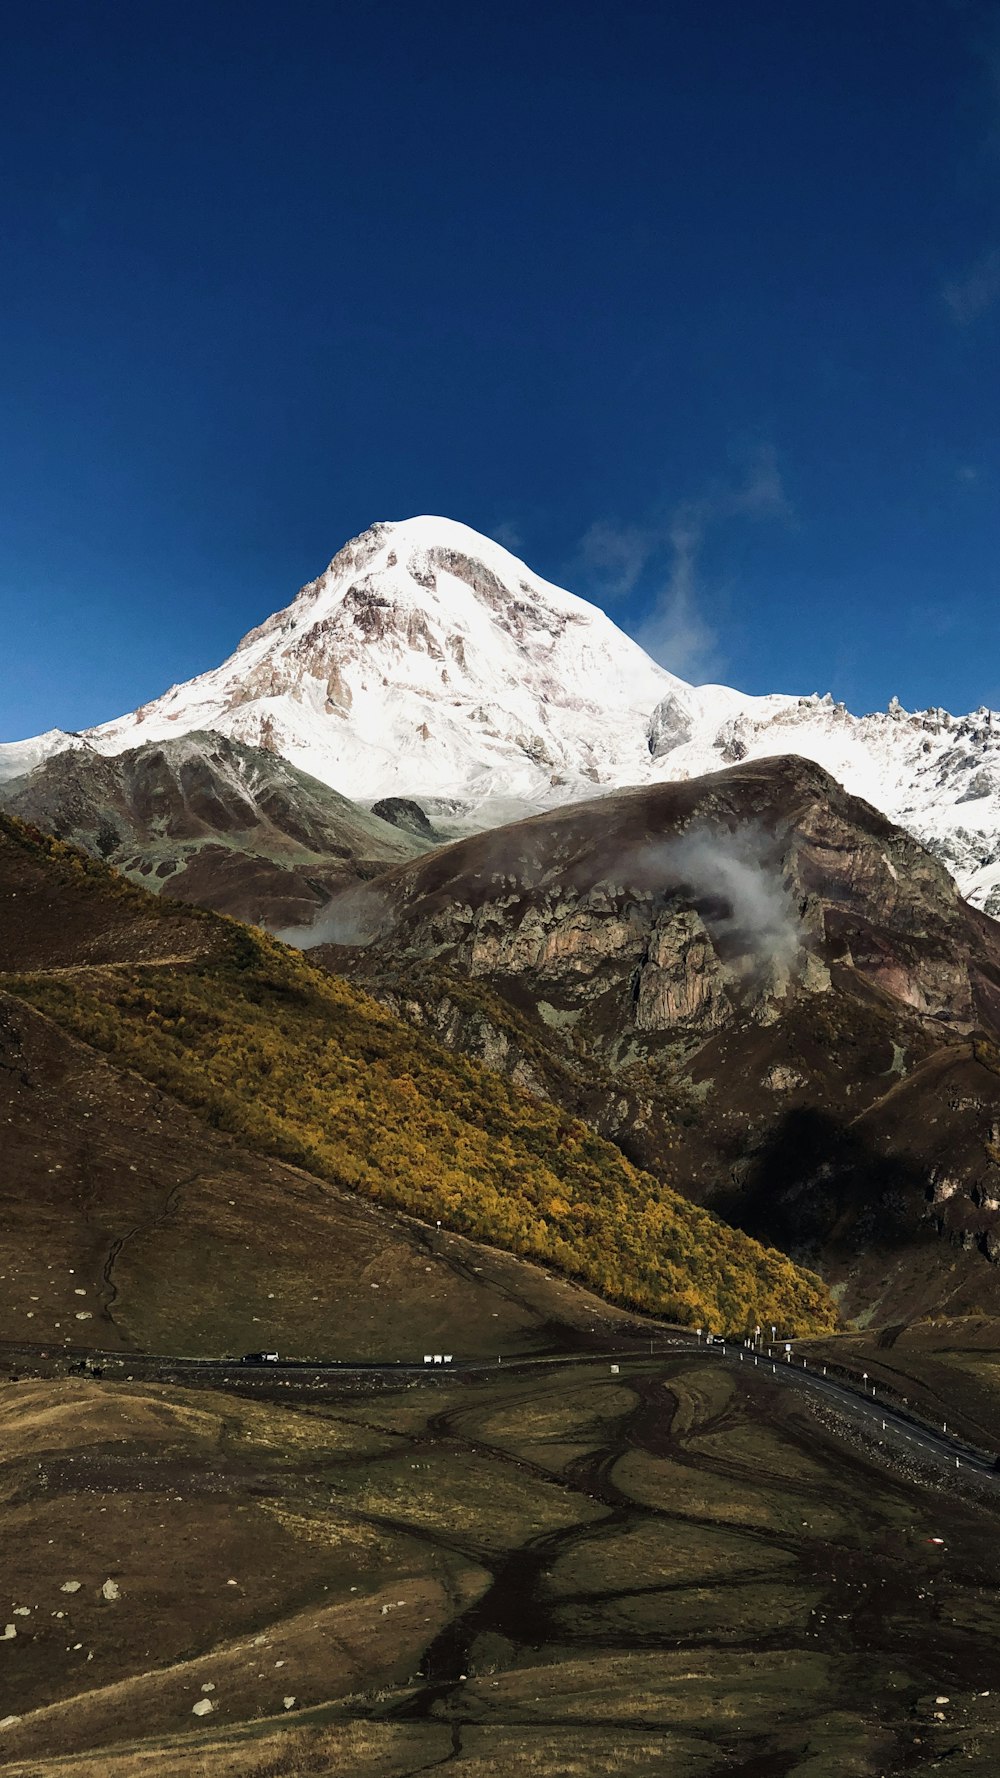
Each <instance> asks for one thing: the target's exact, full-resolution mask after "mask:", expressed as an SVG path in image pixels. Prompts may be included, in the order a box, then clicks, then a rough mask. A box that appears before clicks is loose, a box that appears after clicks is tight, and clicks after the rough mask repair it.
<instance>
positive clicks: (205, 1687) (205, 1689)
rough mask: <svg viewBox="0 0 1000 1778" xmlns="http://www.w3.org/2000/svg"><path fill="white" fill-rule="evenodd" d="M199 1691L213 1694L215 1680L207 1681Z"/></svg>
mask: <svg viewBox="0 0 1000 1778" xmlns="http://www.w3.org/2000/svg"><path fill="white" fill-rule="evenodd" d="M201 1689H202V1691H203V1692H214V1690H215V1680H214V1679H207V1680H206V1681H205V1684H204V1685H203V1686H202V1688H201Z"/></svg>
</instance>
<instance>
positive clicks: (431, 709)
mask: <svg viewBox="0 0 1000 1778" xmlns="http://www.w3.org/2000/svg"><path fill="white" fill-rule="evenodd" d="M196 729H200V730H204V729H217V730H221V731H222V733H224V734H228V735H232V736H233V737H235V738H236V739H237V740H240V741H245V742H248V743H250V744H251V745H254V746H263V747H266V748H270V749H272V750H273V751H274V752H276V753H280V754H282V755H284V756H285V758H287V759H289V760H291V762H292V763H293V764H294V765H296V766H298V767H300V768H301V769H302V770H304V771H307V772H310V773H312V775H313V776H314V777H316V778H319V779H320V780H322V781H323V782H324V783H326V784H329V785H332V786H333V788H334V789H336V790H339V791H341V792H342V793H343V794H345V795H346V796H349V797H351V798H353V799H354V800H355V801H357V802H361V803H371V802H374V801H376V800H377V799H378V798H381V797H384V796H410V797H413V798H415V799H416V800H418V801H419V802H421V803H422V804H423V805H424V806H425V807H426V808H428V809H430V810H431V811H432V812H433V813H434V815H435V817H436V818H437V819H438V820H439V822H440V821H441V820H442V818H443V819H445V820H447V818H448V817H451V818H453V819H454V820H455V821H456V822H458V823H461V824H463V825H464V827H465V828H468V827H469V826H471V825H475V826H482V827H487V826H492V825H494V824H496V823H498V822H500V821H504V820H512V819H515V818H517V817H519V816H523V815H525V814H528V813H531V812H533V811H535V810H541V809H545V808H550V807H552V806H553V805H554V804H556V803H561V802H569V801H575V800H578V799H579V798H581V797H590V796H595V795H599V794H600V792H601V791H602V790H604V789H614V788H618V787H620V786H622V785H626V784H642V783H648V782H650V781H651V780H657V779H665V778H689V777H695V776H698V775H700V774H701V773H703V772H710V771H717V770H718V769H719V768H720V767H722V766H725V765H729V764H733V763H735V762H736V761H738V760H741V759H759V758H763V757H766V756H768V755H773V754H780V753H798V754H802V755H804V756H805V757H806V758H808V759H813V760H816V761H817V762H818V763H819V764H820V765H822V766H825V767H826V769H827V770H828V771H829V772H831V773H832V774H833V776H834V777H835V778H837V779H839V781H840V782H841V783H842V784H843V785H844V787H845V788H846V789H847V790H849V791H850V792H852V793H853V794H854V795H857V796H861V797H864V798H865V799H866V800H867V801H868V802H870V803H872V804H874V805H875V807H876V808H878V809H881V810H882V811H883V812H884V813H885V814H886V815H888V816H889V817H890V818H891V819H892V820H894V821H896V822H898V823H899V825H900V826H902V827H905V828H907V829H908V830H909V831H910V832H911V833H913V834H914V835H915V836H916V837H917V838H918V839H920V840H922V841H923V842H924V844H925V845H927V846H928V847H929V848H930V849H931V850H932V851H934V852H935V853H936V854H937V855H938V856H939V857H940V858H941V859H943V860H944V862H945V863H946V864H947V865H948V867H949V868H950V869H951V870H952V872H953V873H954V875H955V877H956V879H957V881H958V883H959V885H960V887H961V888H962V890H963V892H964V893H965V894H966V895H967V896H968V897H969V899H970V900H971V901H973V902H974V903H975V904H976V905H977V906H979V907H983V908H985V909H986V910H987V911H988V912H991V913H997V914H1000V718H998V717H996V716H995V713H994V712H992V711H990V710H987V709H985V708H984V709H980V710H977V711H975V712H973V713H972V714H971V715H968V716H962V717H954V716H951V715H950V714H949V713H948V712H947V711H945V710H940V709H932V710H924V711H917V712H910V711H906V710H904V709H902V708H901V706H900V705H899V704H898V703H896V701H895V700H893V702H892V703H891V704H890V706H889V709H888V710H887V711H876V712H875V713H873V714H870V715H866V716H860V717H859V716H854V715H852V714H851V713H850V712H849V711H848V710H846V709H845V708H844V706H843V705H842V704H835V703H834V702H833V699H832V698H831V697H830V696H829V695H827V696H826V697H820V696H818V695H816V694H815V693H814V694H811V695H809V696H806V697H797V696H790V695H789V696H785V695H778V694H774V695H771V696H767V697H749V696H746V695H744V694H743V693H741V692H737V691H734V690H732V689H730V688H729V687H727V686H718V685H705V686H692V685H688V684H687V683H686V682H685V681H684V680H682V679H679V678H677V677H675V675H674V674H672V673H669V672H667V671H666V670H665V669H664V668H662V667H659V666H657V665H656V664H655V662H654V661H652V660H651V659H650V658H649V656H648V655H647V654H645V653H644V652H643V650H642V649H641V648H640V647H639V646H638V644H637V643H635V642H633V641H632V640H631V638H630V637H628V636H626V635H625V634H624V633H623V631H621V630H619V629H618V628H617V627H616V625H615V624H613V623H612V622H611V620H610V618H608V617H607V616H606V615H605V614H604V612H602V611H600V610H599V609H598V608H597V607H596V606H594V605H590V604H588V603H587V602H586V601H585V600H583V599H579V598H577V597H576V596H575V595H574V594H573V593H569V592H565V591H564V590H563V589H562V588H560V587H557V586H553V585H552V584H551V583H549V582H548V581H544V580H542V579H540V578H539V576H538V575H536V574H533V573H532V572H531V570H530V569H529V568H528V567H526V566H525V564H524V563H523V562H521V561H519V560H518V559H517V557H516V556H513V555H511V554H510V552H509V551H508V550H506V549H503V548H502V547H501V546H500V545H499V544H496V543H493V542H491V541H490V540H489V539H488V538H486V537H483V536H480V534H479V533H478V532H476V531H473V530H470V529H469V528H468V527H467V526H465V525H460V524H457V523H455V522H454V521H452V520H449V519H442V518H429V517H425V518H414V519H408V520H404V521H402V522H400V523H394V524H378V525H373V526H372V528H371V529H370V530H368V531H365V532H364V533H363V534H362V535H361V536H360V537H356V538H354V539H353V540H352V541H351V542H350V543H348V544H346V545H345V546H344V548H343V549H342V550H340V551H339V553H338V554H337V555H336V556H335V557H334V559H333V561H332V562H331V563H330V566H329V567H328V568H327V569H326V571H325V573H323V574H321V575H320V576H319V578H318V579H317V580H314V581H310V583H309V584H308V585H307V586H305V587H303V588H302V590H301V592H300V593H299V594H298V595H297V597H296V598H295V599H293V601H292V603H291V604H290V605H289V606H288V607H287V608H286V609H284V610H281V611H278V612H276V613H275V614H274V616H272V617H269V618H268V619H267V620H266V622H264V623H263V624H261V625H260V626H259V628H257V629H255V630H252V631H251V632H250V634H249V635H248V636H245V637H244V638H243V641H242V642H241V643H240V644H239V646H238V648H237V649H236V651H235V653H234V654H232V655H231V656H230V658H229V659H228V660H227V661H224V662H223V664H222V666H220V667H216V668H214V669H213V670H212V671H211V672H207V673H203V674H201V675H200V676H199V677H198V678H197V679H193V680H191V681H190V682H189V683H188V684H186V685H180V686H173V687H172V688H171V689H170V690H169V691H167V692H165V693H164V695H163V696H162V697H160V698H157V699H156V700H155V701H154V702H153V703H150V704H146V705H144V706H141V707H140V708H139V709H138V710H135V711H133V712H132V713H131V714H130V715H128V716H123V717H121V718H119V719H118V720H116V721H114V722H109V723H104V724H102V725H101V726H100V727H98V728H94V729H90V730H88V731H86V732H84V733H82V734H78V735H71V734H65V733H63V732H62V731H61V730H58V729H54V730H50V731H49V733H47V734H45V735H40V736H38V737H36V738H35V739H33V740H29V741H19V742H12V743H10V744H8V745H4V746H0V780H4V779H10V778H13V777H20V776H22V775H24V774H25V773H26V772H29V771H31V770H32V769H33V768H34V766H36V765H38V764H39V763H41V762H42V761H43V760H45V759H47V758H49V757H50V756H51V755H52V754H53V753H57V752H59V751H61V750H62V749H64V748H68V747H90V748H93V749H94V750H95V751H97V752H99V753H104V754H113V753H120V752H124V751H125V750H126V749H127V748H130V747H137V746H140V745H141V744H143V743H144V742H148V741H156V740H163V739H166V738H168V737H171V738H173V737H177V736H180V735H184V734H188V733H190V732H191V731H192V730H196Z"/></svg>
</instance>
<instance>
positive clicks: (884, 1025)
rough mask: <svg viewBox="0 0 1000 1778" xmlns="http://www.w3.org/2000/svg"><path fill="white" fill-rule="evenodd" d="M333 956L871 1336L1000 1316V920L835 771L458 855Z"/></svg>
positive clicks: (326, 925)
mask: <svg viewBox="0 0 1000 1778" xmlns="http://www.w3.org/2000/svg"><path fill="white" fill-rule="evenodd" d="M341 911H344V912H348V911H349V915H350V920H349V923H347V924H346V927H345V930H346V934H347V936H350V937H352V938H354V937H356V936H357V934H358V932H359V930H361V929H363V928H367V929H366V930H362V932H361V935H362V936H363V937H365V938H366V939H367V940H368V942H366V943H364V944H359V943H356V942H352V943H350V944H346V943H333V942H327V943H326V944H321V945H320V946H319V947H318V948H317V949H314V950H313V951H312V952H311V956H312V957H313V958H314V959H317V960H320V961H323V962H325V963H326V964H327V966H328V967H330V968H331V969H334V970H343V971H348V972H349V973H351V974H352V975H354V976H355V977H356V978H357V979H358V980H359V981H361V982H363V983H365V984H366V985H367V986H369V987H370V988H371V989H372V990H373V991H374V992H375V993H377V994H378V995H380V996H381V997H382V998H383V999H385V1000H386V1001H387V1002H388V1004H390V1005H391V1006H392V1007H393V1008H394V1009H395V1010H396V1011H398V1012H400V1013H401V1014H402V1015H403V1016H404V1017H406V1018H408V1019H410V1020H411V1021H412V1022H413V1023H415V1024H419V1025H422V1026H424V1027H425V1028H427V1029H429V1030H430V1031H432V1032H433V1033H434V1035H435V1036H437V1037H438V1038H439V1039H440V1040H443V1041H444V1042H446V1043H449V1044H451V1045H453V1046H454V1047H455V1048H458V1049H464V1050H466V1051H467V1052H468V1053H470V1054H473V1055H476V1056H477V1057H479V1058H480V1059H481V1060H483V1061H485V1062H487V1064H488V1065H489V1066H491V1067H494V1068H497V1069H499V1070H500V1071H502V1072H504V1073H506V1074H508V1075H509V1076H510V1077H511V1078H513V1079H515V1080H517V1081H518V1082H519V1083H520V1084H522V1085H524V1086H525V1087H527V1088H528V1089H529V1090H531V1091H534V1092H536V1093H538V1094H539V1095H542V1096H547V1097H550V1098H552V1099H555V1100H556V1101H557V1102H558V1103H560V1104H562V1105H565V1106H566V1107H567V1108H569V1109H571V1110H572V1111H574V1113H576V1114H577V1115H581V1116H584V1117H586V1118H587V1119H588V1120H589V1121H591V1122H592V1123H593V1124H594V1125H595V1126H596V1127H597V1128H598V1129H599V1130H600V1131H601V1133H602V1134H603V1135H606V1136H609V1137H610V1138H611V1139H612V1140H614V1141H615V1142H617V1143H618V1144H619V1146H620V1147H621V1148H622V1149H623V1151H624V1152H625V1153H626V1154H627V1155H628V1156H629V1158H630V1159H632V1160H634V1161H635V1162H637V1163H638V1164H639V1165H641V1166H643V1167H645V1168H647V1169H648V1170H649V1171H651V1172H653V1173H660V1174H662V1173H664V1172H665V1171H667V1170H669V1172H670V1174H671V1176H672V1177H673V1178H674V1179H675V1180H676V1182H677V1184H678V1185H679V1186H680V1188H681V1189H682V1190H684V1191H686V1192H687V1193H688V1194H689V1195H690V1196H692V1197H694V1198H695V1199H697V1200H698V1201H699V1202H702V1203H705V1204H707V1205H708V1206H710V1207H711V1208H714V1209H716V1210H717V1211H718V1212H719V1213H721V1214H722V1215H723V1216H724V1217H726V1218H727V1219H728V1220H730V1221H732V1222H734V1223H736V1224H738V1225H739V1226H741V1227H743V1228H746V1229H747V1230H748V1231H749V1232H750V1233H752V1234H754V1235H755V1236H756V1237H757V1238H758V1239H761V1240H763V1241H766V1242H769V1243H774V1244H776V1245H779V1246H782V1247H784V1249H785V1250H786V1251H787V1252H789V1253H791V1254H792V1255H793V1256H794V1257H795V1258H797V1259H800V1260H801V1261H803V1262H804V1263H806V1264H808V1265H810V1266H812V1267H814V1268H815V1269H817V1270H819V1271H820V1272H821V1274H822V1275H823V1276H824V1277H825V1278H827V1280H828V1281H829V1282H830V1283H831V1284H832V1285H833V1286H834V1288H835V1289H836V1291H837V1292H838V1295H839V1299H840V1301H841V1303H842V1306H843V1308H844V1310H845V1312H846V1313H847V1314H849V1315H851V1316H864V1317H867V1318H871V1319H875V1320H879V1321H881V1320H884V1319H887V1318H892V1319H902V1318H910V1317H912V1316H914V1315H919V1314H921V1313H924V1312H927V1311H930V1310H932V1309H935V1308H937V1309H941V1308H944V1307H945V1306H947V1308H948V1310H949V1312H951V1313H956V1312H959V1313H960V1312H964V1311H967V1310H969V1309H971V1308H976V1307H981V1308H991V1309H994V1308H995V1309H996V1310H997V1311H998V1312H1000V1268H998V1265H997V1263H996V1262H997V1260H998V1259H1000V1047H998V1041H1000V1010H998V1009H1000V929H998V928H997V926H996V924H995V923H994V922H993V921H991V920H989V919H987V918H986V916H985V915H982V914H980V913H978V912H977V910H975V909H973V908H970V907H969V906H968V905H967V904H966V903H964V902H963V901H962V899H961V897H960V896H959V894H958V891H957V889H956V888H955V885H954V884H953V882H952V881H951V879H950V877H949V876H948V874H947V872H946V871H945V870H944V868H943V867H942V866H941V865H940V864H939V863H938V862H937V860H936V859H934V858H933V857H932V856H931V855H930V854H929V853H927V852H925V851H924V850H923V848H921V847H920V846H919V845H918V844H917V842H916V841H914V840H913V839H911V838H910V837H909V836H908V835H906V834H904V833H903V832H902V831H901V830H899V829H897V828H894V827H893V826H892V824H891V823H890V822H888V821H887V820H886V819H885V818H884V817H883V816H881V815H879V814H878V813H877V812H876V811H875V810H874V809H871V808H870V807H869V806H868V805H867V804H865V803H862V802H860V801H859V800H858V799H856V798H852V797H849V796H848V795H847V794H846V793H845V792H844V791H843V790H841V789H840V787H839V786H838V785H837V784H836V783H835V782H834V780H833V779H831V778H830V777H829V776H828V775H827V774H826V773H825V772H823V771H822V770H821V768H820V767H818V766H815V765H813V764H812V763H810V762H807V761H804V760H800V759H775V760H766V761H761V762H756V763H755V764H753V765H751V766H738V767H735V768H733V769H732V770H730V771H727V772H720V773H716V774H713V775H711V776H710V777H706V778H703V779H699V780H696V781H692V782H690V783H687V784H664V785H657V786H653V787H651V788H648V789H647V788H643V789H640V790H632V791H624V792H618V793H616V794H614V795H611V796H607V797H602V798H600V799H595V801H593V802H590V803H585V804H579V805H576V806H574V807H571V808H564V809H559V810H557V811H555V812H553V813H552V814H547V815H543V816H537V817H535V818H534V819H533V820H531V821H527V822H522V823H519V824H518V825H516V826H514V827H510V828H506V829H502V830H497V831H494V832H492V833H489V834H481V835H476V836H474V837H473V838H471V839H467V840H463V841H460V842H458V843H457V844H454V845H451V846H447V847H442V848H440V849H438V850H437V851H434V852H431V853H429V854H427V855H426V856H425V857H423V858H421V859H417V860H415V861H413V862H412V863H410V864H408V865H406V866H402V867H397V868H394V869H392V870H390V871H388V872H386V873H385V874H384V875H383V876H382V877H380V878H379V880H378V882H377V883H376V884H373V885H371V886H370V887H369V888H368V889H367V890H361V891H358V890H355V891H353V892H352V893H351V895H350V896H349V897H348V898H347V900H346V901H338V900H336V899H335V901H334V903H333V905H332V907H331V909H330V910H328V912H327V914H326V915H325V916H324V919H323V921H322V922H321V923H320V924H319V925H318V926H317V928H316V929H315V931H314V936H317V935H319V936H323V935H324V934H328V935H332V936H333V937H334V938H336V937H337V935H338V923H339V920H340V914H341Z"/></svg>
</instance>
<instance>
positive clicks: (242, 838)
mask: <svg viewBox="0 0 1000 1778" xmlns="http://www.w3.org/2000/svg"><path fill="white" fill-rule="evenodd" d="M0 808H4V809H6V810H7V811H8V812H9V813H10V814H12V815H16V816H17V817H18V818H19V819H21V820H23V821H27V822H30V823H31V824H33V825H34V826H37V827H41V828H42V829H44V830H45V831H46V832H48V833H54V834H56V835H57V836H58V837H59V838H61V839H67V840H71V841H72V842H73V843H74V844H75V845H78V846H82V847H83V848H84V849H85V850H86V851H87V852H89V853H90V854H91V855H92V856H93V857H101V858H106V859H107V860H108V862H109V863H111V864H114V865H115V866H116V868H117V869H119V870H121V871H123V872H124V873H125V875H126V876H129V877H131V878H132V879H133V880H134V881H137V882H145V883H147V884H148V885H149V887H151V888H156V889H162V890H165V891H166V893H167V894H168V895H170V896H172V897H174V898H175V899H177V900H180V901H192V902H197V903H199V904H200V905H202V906H205V907H212V908H217V909H219V910H220V912H222V913H227V914H233V915H234V916H235V917H236V918H238V919H247V920H252V921H254V922H255V923H258V924H261V925H264V924H270V925H273V926H280V925H284V924H291V923H293V922H295V921H298V920H308V919H310V918H311V917H312V916H313V914H314V913H315V912H316V911H317V910H318V909H319V908H321V907H322V906H323V904H324V903H325V901H326V900H327V899H328V897H329V895H330V894H331V893H332V891H333V890H334V889H335V888H337V887H340V886H342V885H343V884H344V882H350V881H354V880H356V879H357V878H365V877H370V876H374V875H376V874H377V872H378V871H380V870H383V869H384V868H385V867H386V865H387V864H397V863H401V862H403V861H404V860H406V859H408V858H412V857H415V856H416V855H417V854H418V853H420V852H421V851H425V850H426V849H427V848H428V846H430V845H432V844H433V841H434V834H433V830H429V831H428V832H426V833H420V832H419V831H418V829H416V828H415V827H413V826H412V825H411V826H408V827H407V826H401V825H399V824H398V822H397V823H396V824H393V823H391V822H389V821H384V820H381V819H380V818H379V817H378V816H377V815H374V814H369V813H368V811H367V810H365V809H359V808H357V807H356V806H355V805H354V804H353V803H350V802H348V800H347V798H346V797H343V796H339V795H338V794H337V792H336V791H335V790H331V789H330V788H329V787H328V786H327V785H325V784H321V783H320V782H319V781H318V780H317V779H315V778H310V777H309V776H308V774H307V773H305V772H300V771H298V770H297V769H296V768H295V767H294V766H292V765H289V763H288V762H287V760H284V759H281V758H279V756H278V755H277V754H274V753H270V752H266V751H265V750H264V749H262V748H259V747H247V746H244V745H243V744H242V743H241V742H239V741H233V740H230V739H229V738H228V737H227V736H225V735H219V734H201V733H199V732H197V731H195V732H193V733H191V734H188V735H183V736H176V737H173V738H170V739H168V740H165V741H158V742H147V743H146V744H145V745H144V746H142V747H137V748H132V749H130V750H129V751H128V752H126V753H120V754H117V755H112V756H106V755H104V754H101V753H98V752H96V751H95V749H94V748H92V747H90V746H84V747H76V748H73V749H71V750H69V751H66V752H63V753H57V754H54V755H52V756H51V757H50V758H49V759H47V760H45V761H44V762H43V763H42V764H40V765H39V766H37V767H36V768H35V769H34V770H33V771H31V772H30V773H28V774H27V775H26V776H24V777H20V778H11V779H8V780H6V781H5V782H4V783H0Z"/></svg>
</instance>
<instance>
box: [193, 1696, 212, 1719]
mask: <svg viewBox="0 0 1000 1778" xmlns="http://www.w3.org/2000/svg"><path fill="white" fill-rule="evenodd" d="M214 1709H215V1705H214V1704H213V1703H212V1700H211V1698H199V1699H198V1702H197V1704H192V1706H191V1715H192V1716H209V1715H210V1714H211V1712H212V1711H213V1710H214Z"/></svg>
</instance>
